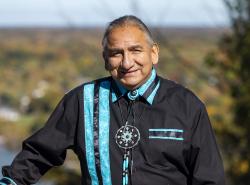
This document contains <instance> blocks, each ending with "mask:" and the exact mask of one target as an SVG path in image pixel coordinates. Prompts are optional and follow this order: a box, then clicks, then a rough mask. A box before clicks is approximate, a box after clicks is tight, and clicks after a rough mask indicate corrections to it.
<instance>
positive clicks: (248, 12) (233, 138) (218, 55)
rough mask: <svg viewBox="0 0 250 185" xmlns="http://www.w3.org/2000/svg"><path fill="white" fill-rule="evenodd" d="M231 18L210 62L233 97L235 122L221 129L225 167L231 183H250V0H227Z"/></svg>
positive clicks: (244, 184)
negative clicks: (228, 29) (228, 27)
mask: <svg viewBox="0 0 250 185" xmlns="http://www.w3.org/2000/svg"><path fill="white" fill-rule="evenodd" d="M224 2H225V5H226V7H227V9H228V15H229V17H230V21H231V30H230V31H228V32H227V33H225V34H224V35H223V36H222V38H221V40H220V42H219V49H218V50H217V51H214V52H211V53H210V54H209V55H208V56H207V59H206V61H207V63H208V64H209V65H210V66H212V67H213V69H214V70H215V75H216V76H217V78H218V79H219V82H218V84H217V86H218V88H220V90H221V91H222V92H223V93H225V94H228V93H229V94H230V96H231V97H232V100H233V102H232V108H231V110H232V112H231V113H232V115H233V118H232V122H231V123H227V127H224V128H223V130H222V131H221V133H220V134H221V138H223V139H222V143H223V144H222V146H223V153H224V159H226V161H225V163H226V170H227V175H228V177H229V180H230V183H231V184H237V185H247V184H250V168H249V165H250V147H249V146H250V1H249V0H224Z"/></svg>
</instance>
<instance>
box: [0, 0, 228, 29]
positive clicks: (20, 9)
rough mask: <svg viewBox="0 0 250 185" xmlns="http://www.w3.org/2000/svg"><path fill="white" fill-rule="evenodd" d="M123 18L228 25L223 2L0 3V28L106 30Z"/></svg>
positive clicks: (41, 0)
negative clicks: (135, 17) (69, 27)
mask: <svg viewBox="0 0 250 185" xmlns="http://www.w3.org/2000/svg"><path fill="white" fill-rule="evenodd" d="M126 14H133V15H136V16H138V17H139V18H141V19H142V20H143V21H144V22H145V23H146V24H150V25H161V26H162V25H163V26H201V27H203V26H210V27H218V26H226V25H229V20H228V18H227V12H226V8H225V6H224V4H223V0H0V27H12V26H21V27H25V26H29V27H36V26H50V27H57V26H105V25H106V24H107V23H108V22H110V21H112V20H113V19H115V18H117V17H120V16H123V15H126Z"/></svg>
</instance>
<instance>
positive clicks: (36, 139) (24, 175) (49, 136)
mask: <svg viewBox="0 0 250 185" xmlns="http://www.w3.org/2000/svg"><path fill="white" fill-rule="evenodd" d="M77 105H78V103H77V100H76V98H75V97H72V96H71V97H70V98H69V97H68V96H67V95H65V96H64V97H63V99H62V100H61V101H60V103H59V104H58V105H57V107H56V109H55V110H54V112H53V113H52V114H51V116H50V118H49V119H48V121H47V123H46V124H45V126H44V127H43V128H41V129H40V130H38V131H37V132H36V133H35V134H33V135H32V136H30V137H29V138H27V139H26V140H24V141H23V144H22V150H21V151H20V152H19V153H18V155H17V156H16V157H15V159H14V160H13V162H12V164H11V165H10V166H4V167H3V168H2V174H3V176H4V178H3V179H2V181H0V184H8V182H9V184H17V185H29V184H34V183H36V182H37V181H38V180H39V178H40V177H41V176H42V175H44V174H45V173H46V172H47V171H48V170H49V169H50V168H51V167H53V166H59V165H61V164H63V162H64V160H65V157H66V150H67V149H69V148H73V147H74V137H75V128H76V122H77V114H78V108H77Z"/></svg>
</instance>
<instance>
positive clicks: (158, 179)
mask: <svg viewBox="0 0 250 185" xmlns="http://www.w3.org/2000/svg"><path fill="white" fill-rule="evenodd" d="M104 81H106V82H110V84H111V85H110V89H111V90H110V92H111V93H110V94H109V95H108V96H109V104H108V105H109V112H110V117H109V119H110V123H109V126H108V129H106V130H101V131H102V133H101V136H100V137H108V140H107V141H108V144H107V143H106V144H103V145H102V142H103V141H102V140H98V137H99V135H98V134H97V135H96V133H98V132H94V133H92V130H89V128H88V130H86V128H87V126H86V119H88V118H86V117H85V116H86V115H85V114H86V113H84V105H85V104H84V97H85V96H84V87H86V85H89V84H91V83H87V84H82V85H80V86H79V87H77V88H75V89H73V90H71V91H70V92H68V93H67V94H66V95H65V96H64V97H63V98H62V100H61V101H60V103H59V104H58V105H57V107H56V109H55V110H54V112H53V113H52V115H51V116H50V118H49V119H48V121H47V123H46V125H45V126H44V127H43V128H42V129H40V130H39V131H37V132H36V133H35V134H34V135H32V136H31V137H29V138H27V139H26V140H25V141H24V142H23V145H22V151H21V152H20V153H19V154H18V155H17V156H16V157H15V159H14V161H13V162H12V164H11V165H10V166H5V167H3V169H2V173H3V176H5V177H6V178H4V179H3V180H2V183H3V184H4V182H5V183H6V182H7V181H8V179H9V180H13V181H14V182H13V183H12V184H14V183H16V184H17V185H28V184H33V183H35V182H37V181H38V180H39V178H40V177H41V176H42V175H43V174H44V173H46V172H47V171H48V170H49V169H50V168H51V167H53V166H58V165H61V164H62V163H63V162H64V160H65V156H66V150H67V149H72V150H73V151H74V152H75V153H76V155H77V156H78V158H79V161H80V165H81V171H82V182H81V184H84V185H91V184H92V185H97V184H100V185H101V184H105V185H111V184H113V185H118V184H122V170H123V154H124V149H122V148H120V147H118V145H117V142H116V140H115V137H116V133H117V130H118V129H119V128H120V127H122V126H124V124H125V121H126V120H128V122H130V123H131V124H133V126H135V127H136V128H137V129H138V130H139V132H140V140H139V142H138V144H137V145H136V146H135V147H134V148H133V149H132V150H131V156H132V160H133V165H131V164H130V170H131V171H130V175H129V182H128V183H129V184H130V185H152V184H154V185H201V184H202V185H224V184H225V182H224V170H223V165H222V160H221V157H220V154H219V151H218V147H217V144H216V140H215V136H214V133H213V130H212V127H211V124H210V121H209V118H208V115H207V112H206V109H205V106H204V104H203V103H202V102H201V101H200V100H199V99H198V98H197V97H196V96H195V95H194V94H193V93H192V92H191V91H190V90H188V89H186V88H184V87H183V86H181V85H179V84H176V83H175V82H172V81H170V80H166V79H163V78H161V77H158V81H156V80H155V79H154V83H155V84H154V83H153V82H152V84H153V85H152V84H149V85H147V86H146V89H145V90H146V92H147V97H144V96H143V95H142V96H139V98H137V99H136V100H134V101H133V105H132V106H130V104H131V101H130V100H129V99H128V97H127V96H126V94H125V92H122V91H123V89H120V87H119V86H118V88H117V84H116V82H114V80H113V79H112V78H111V77H107V78H103V79H99V80H96V81H94V82H93V83H94V84H98V83H100V82H104ZM149 88H151V91H149V90H148V89H149ZM94 91H98V89H97V90H96V89H94ZM146 92H145V93H146ZM145 93H144V94H145ZM97 96H98V95H97ZM85 98H86V97H85ZM96 98H102V97H96V96H95V97H94V99H93V103H95V101H96ZM85 106H86V105H85ZM131 107H132V108H131ZM129 109H130V110H129ZM96 111H99V110H98V107H95V106H94V105H93V114H94V116H95V115H96ZM128 112H130V113H128ZM131 112H132V113H131ZM128 114H129V115H128ZM100 116H102V115H100ZM97 119H100V118H98V116H97ZM99 123H100V125H99V126H98V125H96V120H95V118H94V120H93V124H92V129H93V130H94V131H99V130H98V129H105V128H104V127H103V125H102V122H99ZM96 129H97V130H96ZM89 133H90V135H89V136H91V137H92V136H93V138H94V140H93V141H91V142H89V140H88V139H86V138H87V137H89V136H86V134H89ZM91 134H92V135H91ZM102 134H104V135H105V134H106V136H102ZM86 141H87V143H86ZM97 141H98V142H97ZM91 143H92V145H93V147H94V148H93V149H91V151H88V148H87V147H88V146H86V145H91ZM92 145H91V146H92ZM101 145H102V146H101ZM98 147H102V148H98ZM105 152H106V154H107V155H108V157H107V158H102V155H103V156H104V155H106V154H105ZM93 158H95V161H91V160H92V159H93ZM102 161H104V162H102ZM104 163H105V165H106V166H105V167H104V168H103V169H102V165H104ZM90 165H92V167H93V168H94V169H95V171H94V172H93V171H91V167H90ZM105 169H108V170H107V171H105ZM109 170H110V171H109ZM93 174H94V176H93ZM7 178H8V179H7ZM109 178H110V179H109ZM0 182H1V181H0ZM0 184H1V183H0Z"/></svg>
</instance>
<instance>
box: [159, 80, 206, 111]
mask: <svg viewBox="0 0 250 185" xmlns="http://www.w3.org/2000/svg"><path fill="white" fill-rule="evenodd" d="M160 80H161V87H160V89H159V96H160V98H161V101H164V100H165V101H167V102H168V103H169V104H171V105H174V106H176V107H185V108H186V109H194V108H196V109H200V108H202V107H203V106H204V103H203V102H202V101H201V100H200V99H199V98H198V96H197V95H196V94H195V93H194V92H193V91H192V90H190V89H188V88H187V87H184V86H183V85H181V84H178V83H176V82H174V81H172V80H169V79H164V78H162V77H160Z"/></svg>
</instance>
